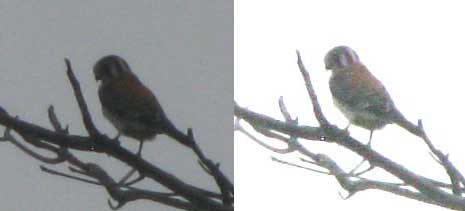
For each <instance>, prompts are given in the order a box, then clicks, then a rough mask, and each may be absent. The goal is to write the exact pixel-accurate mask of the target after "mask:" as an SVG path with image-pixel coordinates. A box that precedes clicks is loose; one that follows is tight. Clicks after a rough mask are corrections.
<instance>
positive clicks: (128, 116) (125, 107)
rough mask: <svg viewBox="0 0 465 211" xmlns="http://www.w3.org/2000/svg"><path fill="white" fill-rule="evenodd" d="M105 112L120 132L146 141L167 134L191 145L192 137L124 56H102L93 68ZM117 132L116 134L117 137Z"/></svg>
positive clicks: (141, 143) (141, 141) (140, 148)
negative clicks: (168, 114)
mask: <svg viewBox="0 0 465 211" xmlns="http://www.w3.org/2000/svg"><path fill="white" fill-rule="evenodd" d="M93 71H94V75H95V80H97V81H101V83H100V87H99V90H98V95H99V98H100V102H101V104H102V111H103V115H104V116H105V117H106V118H107V119H108V120H109V121H110V122H111V123H112V124H113V125H114V126H115V128H116V129H117V130H118V136H119V135H120V134H122V135H125V136H128V137H131V138H134V139H137V140H139V141H140V145H139V150H138V152H137V154H138V155H140V153H141V150H142V145H143V142H144V141H147V140H153V139H154V138H155V137H156V136H157V135H158V134H165V135H168V136H170V137H172V138H174V139H176V140H179V141H180V142H181V143H182V144H184V145H186V146H188V147H191V144H190V139H189V137H187V136H186V135H184V134H183V133H182V132H180V131H179V130H177V129H176V127H175V126H174V125H173V124H172V123H171V121H170V120H169V119H168V118H167V117H166V115H165V112H164V111H163V109H162V107H161V105H160V103H159V102H158V100H157V98H156V97H155V95H154V94H153V93H152V92H151V91H150V90H149V89H148V88H147V87H145V86H144V84H142V82H141V81H140V80H139V78H138V77H137V76H136V75H135V74H134V73H133V72H132V71H131V69H130V68H129V65H128V64H127V63H126V61H125V60H124V59H122V58H121V57H119V56H116V55H109V56H105V57H103V58H101V59H100V60H99V61H97V63H96V64H95V65H94V68H93ZM118 136H117V137H118Z"/></svg>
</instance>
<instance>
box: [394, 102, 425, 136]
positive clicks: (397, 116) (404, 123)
mask: <svg viewBox="0 0 465 211" xmlns="http://www.w3.org/2000/svg"><path fill="white" fill-rule="evenodd" d="M391 117H392V121H393V122H394V123H396V124H397V125H399V126H400V127H402V128H404V129H405V130H407V131H409V132H410V133H413V134H415V135H416V136H419V137H422V136H423V133H422V130H421V129H420V127H419V126H418V125H415V124H413V123H412V122H410V121H408V120H407V119H406V118H405V117H404V115H402V113H400V111H398V110H397V109H395V111H394V113H393V115H391Z"/></svg>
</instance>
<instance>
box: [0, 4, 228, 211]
mask: <svg viewBox="0 0 465 211" xmlns="http://www.w3.org/2000/svg"><path fill="white" fill-rule="evenodd" d="M107 54H118V55H120V56H122V57H123V58H126V60H127V61H128V63H129V65H130V66H131V67H132V69H133V71H134V72H135V73H136V74H137V75H138V76H139V78H140V79H141V80H142V81H143V82H144V83H145V84H146V85H147V86H148V87H149V88H150V89H151V90H153V91H154V92H155V94H156V95H157V97H158V99H159V100H160V102H161V104H162V106H163V107H164V110H165V112H166V113H167V115H168V116H169V118H171V119H172V121H173V122H174V123H175V124H176V125H177V126H178V127H179V128H180V129H182V130H185V129H186V128H187V127H192V128H193V129H194V133H195V136H196V139H197V141H198V143H199V145H200V146H201V148H203V150H204V152H205V153H206V155H208V156H209V157H210V158H211V159H213V160H215V161H218V162H220V163H221V169H222V170H223V171H224V172H225V173H226V174H227V175H228V176H229V177H230V178H231V179H233V141H232V140H233V139H232V125H231V110H232V105H231V102H232V99H233V89H232V87H233V83H232V80H233V3H232V1H227V0H224V1H207V0H204V1H195V2H191V1H180V0H179V1H173V0H171V1H161V0H159V1H153V0H147V1H118V0H105V1H40V2H39V1H27V2H26V1H12V0H10V1H9V0H1V1H0V58H1V60H0V72H1V74H2V77H1V78H0V93H1V94H0V102H1V106H2V107H4V108H5V109H6V110H7V111H8V112H9V113H10V114H12V115H19V117H20V118H21V119H23V120H27V121H30V122H33V123H36V124H38V125H41V126H44V127H47V128H50V124H49V122H48V120H47V112H46V111H47V107H48V106H49V105H50V104H53V105H54V106H55V111H56V113H57V114H58V117H59V118H60V119H61V120H62V122H63V123H64V124H69V125H70V131H71V133H72V134H79V135H84V134H85V130H84V127H83V125H82V123H81V119H80V113H79V110H78V107H77V105H76V103H75V99H74V96H73V94H72V90H71V89H70V85H69V84H68V81H67V78H66V74H65V71H64V70H65V65H64V62H63V58H64V57H68V58H69V59H70V60H71V62H72V64H73V67H74V69H75V74H76V76H77V77H78V79H79V81H80V82H81V87H82V89H83V92H84V96H85V97H86V100H87V103H88V105H89V109H90V111H91V112H92V116H93V118H94V121H95V123H96V125H97V126H98V128H99V129H101V131H103V132H105V133H107V134H108V135H110V136H114V135H116V131H115V129H114V128H113V127H112V126H111V124H110V123H109V122H108V121H106V120H105V119H104V118H103V115H102V114H101V111H100V103H99V101H98V98H97V83H96V82H95V80H94V77H93V74H92V71H91V67H92V65H93V64H94V62H95V61H96V60H98V59H99V58H100V57H102V56H104V55H107ZM123 143H124V146H125V147H128V148H130V149H131V150H137V146H138V143H137V142H135V141H132V140H130V139H127V138H126V139H124V140H123ZM0 145H1V146H0V166H2V171H1V172H2V173H1V180H0V187H1V190H0V209H1V210H57V211H58V210H107V209H108V206H107V199H108V198H109V196H108V194H107V193H106V191H105V190H104V189H102V188H101V187H96V186H93V185H89V184H83V183H80V182H77V181H74V180H69V179H66V178H63V177H57V176H52V175H49V174H46V173H43V172H41V171H40V170H39V165H40V164H41V163H40V162H38V161H36V160H34V159H32V158H31V157H29V156H27V155H25V154H24V153H22V152H21V151H19V150H18V149H17V148H15V147H14V146H13V145H11V144H8V143H1V144H0ZM79 155H80V156H82V158H83V159H84V160H85V161H86V162H96V161H98V163H99V164H101V165H102V166H103V167H104V168H105V169H106V170H107V171H108V172H110V173H111V174H112V175H115V177H116V178H119V177H121V176H122V175H124V174H125V173H126V172H127V171H128V170H129V169H128V168H127V167H126V166H124V165H119V164H118V163H117V162H115V161H114V160H113V159H111V158H108V157H107V156H103V155H95V154H92V153H91V154H88V153H84V154H82V153H79ZM143 157H144V158H146V159H147V160H149V161H152V162H153V163H155V164H156V165H158V166H160V167H162V168H163V169H165V170H167V171H169V172H171V173H174V174H175V175H176V176H178V177H179V178H181V179H183V180H185V181H187V182H188V183H190V184H194V185H197V186H200V187H204V188H209V189H212V190H215V191H216V185H215V183H214V181H213V180H212V179H211V178H209V177H208V176H207V175H206V174H205V173H204V172H203V171H202V170H201V169H200V168H199V166H198V165H197V163H196V157H195V156H194V155H193V153H192V152H191V151H189V150H186V149H185V148H184V147H182V146H180V145H179V144H177V143H175V142H173V141H171V140H170V139H169V138H167V137H165V136H159V137H158V138H157V140H156V141H155V142H152V143H147V144H145V145H144V150H143ZM49 167H51V168H55V169H61V170H63V171H66V167H67V166H66V165H62V166H49ZM152 184H153V183H143V184H142V187H148V188H152V189H153V190H163V189H161V188H160V187H159V186H154V185H152ZM122 210H172V208H167V207H165V206H159V205H156V204H154V203H151V202H147V201H137V202H134V203H129V204H127V205H126V206H125V207H124V208H123V209H122Z"/></svg>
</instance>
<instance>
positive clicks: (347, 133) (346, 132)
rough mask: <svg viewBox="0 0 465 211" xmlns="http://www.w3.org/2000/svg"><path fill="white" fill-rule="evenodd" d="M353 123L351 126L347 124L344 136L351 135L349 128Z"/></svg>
mask: <svg viewBox="0 0 465 211" xmlns="http://www.w3.org/2000/svg"><path fill="white" fill-rule="evenodd" d="M351 124H352V123H350V122H349V124H347V126H346V127H345V128H344V134H345V135H349V127H350V125H351Z"/></svg>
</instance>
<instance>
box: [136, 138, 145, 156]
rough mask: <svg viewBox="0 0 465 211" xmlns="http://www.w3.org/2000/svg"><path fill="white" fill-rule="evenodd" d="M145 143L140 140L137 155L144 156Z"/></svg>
mask: <svg viewBox="0 0 465 211" xmlns="http://www.w3.org/2000/svg"><path fill="white" fill-rule="evenodd" d="M143 145H144V142H143V141H140V144H139V150H137V156H139V157H142V146H143Z"/></svg>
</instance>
